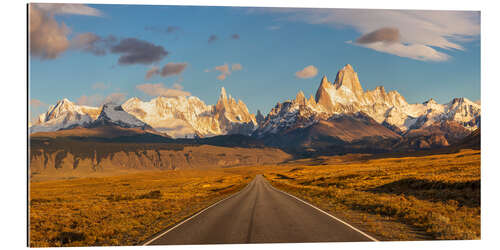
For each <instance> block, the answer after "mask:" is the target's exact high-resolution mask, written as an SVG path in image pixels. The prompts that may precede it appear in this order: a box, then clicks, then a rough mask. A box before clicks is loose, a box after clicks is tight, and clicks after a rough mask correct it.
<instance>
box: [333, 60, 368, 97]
mask: <svg viewBox="0 0 500 250" xmlns="http://www.w3.org/2000/svg"><path fill="white" fill-rule="evenodd" d="M333 86H334V87H335V88H337V89H338V88H340V87H342V86H344V87H345V88H347V89H349V90H351V91H353V92H354V93H357V94H362V92H363V88H362V87H361V83H359V79H358V74H357V73H356V72H355V71H354V69H353V68H352V66H351V65H350V64H347V65H346V66H344V67H343V68H342V69H341V70H339V72H337V76H336V77H335V82H334V83H333Z"/></svg>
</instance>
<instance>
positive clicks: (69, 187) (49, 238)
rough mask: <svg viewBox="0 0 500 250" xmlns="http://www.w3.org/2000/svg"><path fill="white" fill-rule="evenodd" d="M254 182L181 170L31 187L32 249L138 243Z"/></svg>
mask: <svg viewBox="0 0 500 250" xmlns="http://www.w3.org/2000/svg"><path fill="white" fill-rule="evenodd" d="M251 179H252V176H248V175H247V176H245V175H240V174H233V173H228V172H226V171H224V170H203V171H196V170H182V171H156V172H143V173H134V174H129V175H120V176H114V177H99V178H81V179H73V180H59V181H47V182H36V183H31V185H30V204H29V206H30V216H29V219H30V224H29V226H30V246H32V247H48V246H103V245H106V246H109V245H134V244H138V243H140V242H141V241H144V240H146V239H147V238H148V237H150V236H151V235H153V234H155V233H157V232H159V231H160V230H162V229H164V228H167V227H169V226H172V225H174V224H176V223H178V222H180V221H181V220H182V219H184V218H186V217H188V216H190V215H192V214H193V213H195V212H196V211H198V210H201V209H202V208H204V207H206V206H208V205H210V204H211V203H214V202H215V201H217V200H220V199H223V198H224V197H226V196H228V195H230V194H232V193H234V192H236V191H238V190H240V189H241V188H243V187H244V186H245V185H246V184H247V183H248V182H249V181H250V180H251Z"/></svg>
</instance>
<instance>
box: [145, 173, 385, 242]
mask: <svg viewBox="0 0 500 250" xmlns="http://www.w3.org/2000/svg"><path fill="white" fill-rule="evenodd" d="M358 241H377V240H376V239H375V238H373V237H371V236H369V235H368V234H366V233H364V232H362V231H360V230H359V229H357V228H355V227H353V226H352V225H349V224H348V223H346V222H344V221H342V220H340V219H338V218H336V217H334V216H332V215H330V214H328V213H327V212H324V211H323V210H321V209H319V208H317V207H315V206H313V205H311V204H309V203H307V202H305V201H303V200H301V199H299V198H297V197H295V196H293V195H290V194H288V193H285V192H283V191H280V190H278V189H276V188H274V187H272V186H271V184H269V183H268V182H267V180H265V179H264V178H263V177H262V176H261V175H257V176H256V177H255V178H254V179H253V180H252V181H251V182H250V183H249V184H248V185H247V186H246V187H245V188H244V189H242V190H241V191H239V192H238V193H235V194H233V195H231V196H229V197H228V198H226V199H223V200H221V201H219V202H217V203H215V204H213V205H211V206H209V207H207V208H205V209H203V210H201V211H200V212H198V213H197V214H195V215H193V216H191V217H190V218H188V219H186V220H184V221H182V222H180V223H179V224H177V225H175V226H173V227H171V228H169V229H167V230H165V231H162V232H160V233H158V234H156V235H155V236H154V237H152V238H151V239H150V240H148V241H146V242H145V243H144V244H143V245H178V244H190V245H196V244H242V243H300V242H358Z"/></svg>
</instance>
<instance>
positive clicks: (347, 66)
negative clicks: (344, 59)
mask: <svg viewBox="0 0 500 250" xmlns="http://www.w3.org/2000/svg"><path fill="white" fill-rule="evenodd" d="M342 70H349V71H352V72H354V68H353V67H352V66H351V65H350V64H346V65H345V66H344V67H343V68H342Z"/></svg>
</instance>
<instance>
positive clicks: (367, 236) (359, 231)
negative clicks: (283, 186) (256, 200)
mask: <svg viewBox="0 0 500 250" xmlns="http://www.w3.org/2000/svg"><path fill="white" fill-rule="evenodd" d="M269 186H271V188H273V189H274V190H276V191H278V192H281V193H283V194H286V195H288V196H290V197H292V198H295V199H297V200H299V201H301V202H303V203H304V204H307V205H309V206H311V207H312V208H314V209H316V210H318V211H320V212H322V213H323V214H325V215H328V216H330V217H331V218H333V219H335V220H337V221H339V222H341V223H342V224H344V225H346V226H348V227H350V228H351V229H353V230H354V231H356V232H358V233H360V234H362V235H363V236H365V237H366V238H368V239H370V240H373V241H377V242H378V240H377V239H375V238H374V237H372V236H370V235H368V234H366V233H365V232H363V231H361V230H359V229H357V228H355V227H354V226H352V225H350V224H349V223H347V222H345V221H343V220H341V219H339V218H337V217H335V216H333V215H331V214H329V213H327V212H325V211H323V210H321V209H320V208H318V207H316V206H314V205H313V204H311V203H309V202H307V201H304V200H302V199H300V198H298V197H295V196H294V195H291V194H289V193H287V192H284V191H281V190H279V189H277V188H275V187H273V185H271V184H269Z"/></svg>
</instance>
